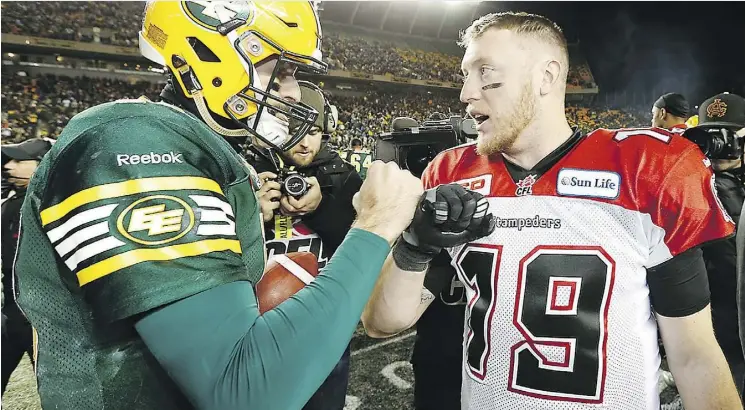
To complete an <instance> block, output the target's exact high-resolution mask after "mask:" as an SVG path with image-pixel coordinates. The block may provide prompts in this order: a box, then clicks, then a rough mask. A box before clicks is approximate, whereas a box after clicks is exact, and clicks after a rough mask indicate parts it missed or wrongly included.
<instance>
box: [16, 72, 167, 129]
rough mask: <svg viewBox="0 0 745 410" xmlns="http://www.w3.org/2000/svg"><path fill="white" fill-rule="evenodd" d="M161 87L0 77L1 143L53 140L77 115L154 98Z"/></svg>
mask: <svg viewBox="0 0 745 410" xmlns="http://www.w3.org/2000/svg"><path fill="white" fill-rule="evenodd" d="M160 89H161V86H159V85H156V84H151V83H146V82H138V83H134V84H130V83H128V82H125V81H119V80H111V79H99V78H87V77H75V78H70V77H58V76H53V75H46V76H42V77H29V76H19V75H15V76H12V77H11V76H8V75H5V74H3V76H2V107H3V117H2V142H3V143H17V142H21V141H24V140H26V139H29V138H35V137H47V136H48V137H53V138H56V137H57V135H59V133H60V132H61V131H62V128H63V127H64V126H65V125H66V124H67V122H68V121H69V120H70V118H72V117H73V116H74V115H76V114H77V113H79V112H81V111H83V110H85V109H87V108H89V107H92V106H94V105H98V104H101V103H103V102H107V101H113V100H117V99H122V98H139V97H140V96H143V95H145V96H147V97H149V98H151V99H152V98H155V97H156V96H157V95H158V94H159V93H160Z"/></svg>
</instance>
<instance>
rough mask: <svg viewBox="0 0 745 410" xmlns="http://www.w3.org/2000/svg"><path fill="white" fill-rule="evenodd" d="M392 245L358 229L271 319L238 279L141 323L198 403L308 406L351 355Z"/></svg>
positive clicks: (226, 407) (224, 408)
mask: <svg viewBox="0 0 745 410" xmlns="http://www.w3.org/2000/svg"><path fill="white" fill-rule="evenodd" d="M389 250H390V249H389V246H388V243H387V242H386V241H385V240H384V239H382V238H380V237H379V236H377V235H375V234H372V233H369V232H366V231H363V230H359V229H352V230H351V231H350V233H349V235H348V236H347V238H346V240H345V241H344V242H343V243H342V245H341V246H340V247H339V249H338V250H337V252H336V253H335V254H334V256H333V258H331V261H330V262H329V264H328V265H327V266H326V268H325V269H324V271H323V273H322V274H320V275H319V276H318V277H317V278H316V280H315V281H314V282H313V283H311V284H309V285H308V286H306V287H305V288H304V289H302V290H301V291H299V292H298V293H297V294H295V295H294V296H293V297H292V298H290V299H288V300H287V301H285V302H284V303H282V304H280V305H279V306H278V307H277V308H275V309H273V310H271V311H269V312H266V313H265V314H264V315H263V316H259V310H258V305H257V303H256V297H255V295H254V291H253V287H252V285H251V283H249V282H235V283H231V284H226V285H221V286H218V287H216V288H213V289H211V290H208V291H205V292H202V293H200V294H197V295H194V296H191V297H189V298H186V299H184V300H181V301H179V302H176V303H173V304H171V305H168V306H166V307H164V308H161V309H159V310H157V311H154V312H152V313H149V314H148V315H147V316H145V317H144V318H142V319H140V320H139V321H138V322H137V323H136V328H137V331H138V332H139V334H140V335H141V337H142V339H143V340H144V341H145V343H146V345H147V346H148V348H149V349H150V351H151V352H152V353H153V355H154V356H155V357H156V359H157V360H158V361H159V362H160V364H161V365H162V366H163V367H164V368H165V370H166V371H167V372H168V373H169V375H170V376H171V378H173V380H174V381H176V383H177V384H178V385H179V386H180V388H181V389H182V391H183V392H184V394H185V395H186V396H187V397H189V399H190V400H191V401H192V403H193V404H194V405H195V406H196V407H197V408H198V409H205V410H206V409H219V410H230V409H240V410H248V409H288V410H290V409H300V408H301V407H302V406H303V405H304V404H305V403H306V402H307V401H308V399H309V398H310V397H311V395H312V394H313V392H315V391H316V390H317V389H318V387H319V386H320V385H321V383H322V382H323V380H324V379H325V378H326V377H327V376H328V374H329V373H330V372H331V370H332V369H333V367H334V365H335V364H336V362H337V361H338V360H339V358H340V357H341V355H342V353H343V352H344V349H345V348H346V346H347V344H348V343H349V340H350V339H351V337H352V334H353V332H354V329H355V327H356V326H357V324H358V323H359V319H360V315H361V314H362V309H363V308H364V306H365V303H367V300H368V298H369V296H370V293H371V292H372V289H373V285H374V284H375V280H376V279H377V277H378V273H379V272H380V270H381V268H382V266H383V262H384V261H385V258H386V256H387V254H388V252H389Z"/></svg>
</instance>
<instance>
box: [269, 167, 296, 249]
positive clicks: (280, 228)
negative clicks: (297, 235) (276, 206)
mask: <svg viewBox="0 0 745 410" xmlns="http://www.w3.org/2000/svg"><path fill="white" fill-rule="evenodd" d="M270 155H271V153H270ZM273 157H274V159H276V162H274V166H275V168H277V171H278V172H279V171H280V170H282V169H284V167H285V162H284V161H283V160H282V157H281V156H280V155H276V156H273ZM294 168H295V166H294V165H292V166H290V167H289V168H288V170H289V171H292V170H294ZM274 239H292V216H291V215H282V214H280V213H279V212H276V213H275V214H274Z"/></svg>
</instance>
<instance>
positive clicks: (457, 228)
mask: <svg viewBox="0 0 745 410" xmlns="http://www.w3.org/2000/svg"><path fill="white" fill-rule="evenodd" d="M488 210H489V202H488V201H487V200H486V198H485V197H484V196H483V195H481V194H479V193H477V192H473V191H469V190H467V189H465V188H463V187H462V186H460V185H458V184H448V185H440V186H438V187H436V188H432V189H429V190H427V191H425V192H424V193H423V194H422V197H421V198H420V200H419V204H418V205H417V209H416V211H415V213H414V219H413V220H412V221H411V225H409V227H408V228H407V229H406V230H405V231H404V233H403V235H402V236H401V237H400V238H399V240H398V242H396V245H395V246H394V247H393V259H394V261H395V262H396V266H398V267H399V268H400V269H402V270H406V271H411V272H421V271H424V270H426V269H427V266H428V264H429V262H430V261H431V260H432V259H433V258H434V257H435V256H437V254H439V253H440V251H442V249H443V248H452V247H455V246H459V245H464V244H466V243H468V242H472V241H475V240H477V239H479V238H483V237H484V236H487V235H489V234H490V233H492V232H493V231H494V228H495V225H496V221H495V219H494V216H493V215H491V214H489V213H487V211H488Z"/></svg>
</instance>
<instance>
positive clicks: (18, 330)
mask: <svg viewBox="0 0 745 410" xmlns="http://www.w3.org/2000/svg"><path fill="white" fill-rule="evenodd" d="M51 147H52V144H51V142H49V141H47V140H42V139H32V140H28V141H25V142H22V143H20V144H13V145H3V147H2V180H3V188H4V189H3V191H6V190H7V191H8V194H9V195H10V196H9V197H8V198H7V199H5V196H6V192H3V198H4V200H3V204H2V211H1V212H2V216H1V218H2V275H3V279H2V284H3V307H2V314H3V328H2V338H3V340H2V344H3V349H2V372H3V386H2V393H3V394H5V388H6V387H7V385H8V380H10V375H11V374H13V371H14V370H15V368H16V367H17V366H18V363H19V362H20V361H21V358H23V354H24V353H28V356H29V358H30V359H31V360H32V361H33V360H34V349H33V342H32V340H33V336H32V330H31V325H30V324H29V323H28V320H26V317H25V316H24V315H23V313H21V310H20V309H19V308H18V306H17V305H16V302H15V298H14V296H13V260H14V258H15V253H16V247H17V245H18V232H19V228H20V226H19V224H20V219H21V205H23V198H24V197H25V195H26V187H27V186H28V183H29V181H30V180H31V176H32V175H33V174H34V171H36V167H37V166H38V165H39V161H40V160H41V157H43V156H44V154H46V153H47V151H49V149H50V148H51Z"/></svg>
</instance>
